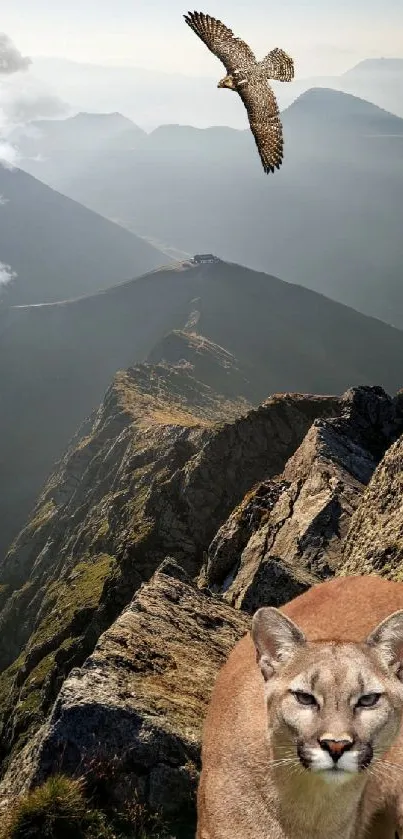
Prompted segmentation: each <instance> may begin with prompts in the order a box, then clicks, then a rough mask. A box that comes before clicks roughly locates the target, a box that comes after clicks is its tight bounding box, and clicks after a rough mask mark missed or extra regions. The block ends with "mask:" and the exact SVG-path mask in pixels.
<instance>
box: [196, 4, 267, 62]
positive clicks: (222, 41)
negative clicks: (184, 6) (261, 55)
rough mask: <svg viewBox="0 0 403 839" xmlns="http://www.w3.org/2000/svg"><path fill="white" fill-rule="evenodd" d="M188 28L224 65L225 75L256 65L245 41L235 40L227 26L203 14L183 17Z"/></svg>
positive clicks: (198, 13)
mask: <svg viewBox="0 0 403 839" xmlns="http://www.w3.org/2000/svg"><path fill="white" fill-rule="evenodd" d="M184 18H185V21H186V23H187V24H188V26H190V27H191V29H193V32H196V35H198V36H199V38H201V40H202V41H204V43H205V44H206V46H207V47H208V48H209V50H211V52H212V53H214V55H216V56H217V58H219V59H220V61H222V63H223V64H224V66H225V68H226V70H227V73H236V72H237V71H240V72H242V71H243V70H246V69H247V68H248V67H250V66H251V65H253V64H255V63H256V58H255V56H254V54H253V52H252V50H251V49H250V47H248V45H247V44H245V41H242V40H241V39H240V38H235V36H234V33H233V32H232V30H231V29H228V26H225V25H224V23H221V21H220V20H216V18H214V17H210V15H204V14H203V12H188V13H187V15H184Z"/></svg>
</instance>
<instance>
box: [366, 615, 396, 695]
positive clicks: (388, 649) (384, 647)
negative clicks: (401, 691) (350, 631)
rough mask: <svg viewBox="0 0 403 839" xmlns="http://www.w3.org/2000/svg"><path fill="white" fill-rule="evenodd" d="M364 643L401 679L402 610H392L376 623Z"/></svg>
mask: <svg viewBox="0 0 403 839" xmlns="http://www.w3.org/2000/svg"><path fill="white" fill-rule="evenodd" d="M365 643H366V644H368V646H369V647H372V649H373V650H375V652H376V653H377V655H378V656H379V657H380V659H381V661H382V663H383V664H384V665H386V666H387V667H389V668H390V669H391V670H392V672H393V673H394V674H395V676H397V678H398V679H400V681H403V610H400V611H399V612H393V614H392V615H389V617H388V618H385V620H384V621H382V622H381V623H380V624H378V626H377V627H376V628H375V629H374V630H373V631H372V632H371V634H370V635H368V638H367V639H366V642H365Z"/></svg>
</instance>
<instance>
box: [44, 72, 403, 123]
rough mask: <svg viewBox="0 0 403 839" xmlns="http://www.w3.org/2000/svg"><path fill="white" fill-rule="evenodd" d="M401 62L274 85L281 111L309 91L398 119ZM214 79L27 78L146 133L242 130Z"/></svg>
mask: <svg viewBox="0 0 403 839" xmlns="http://www.w3.org/2000/svg"><path fill="white" fill-rule="evenodd" d="M402 64H403V59H384V58H378V59H368V60H367V61H363V62H360V63H359V64H358V65H357V66H356V67H353V68H351V69H350V70H348V71H347V72H346V73H342V74H341V75H325V76H314V77H307V78H304V77H302V78H301V77H300V72H299V69H298V66H297V68H296V73H297V77H296V79H295V80H294V81H293V82H291V83H289V84H282V83H281V82H274V89H275V93H276V96H277V97H278V100H279V104H280V108H282V109H283V108H286V107H288V105H290V104H291V102H293V101H294V99H296V98H297V96H299V95H300V94H301V93H303V92H304V91H306V90H308V89H309V88H312V87H328V88H332V89H334V90H342V91H344V92H346V93H351V94H353V95H354V96H360V97H362V98H364V99H368V100H369V101H370V102H373V103H374V104H376V105H379V107H381V108H386V109H388V110H391V111H392V112H393V113H396V114H399V115H400V116H402V117H403V105H402V103H403V98H402V79H403V71H402ZM219 72H220V69H219V66H218V64H217V74H216V75H214V76H211V78H210V77H194V76H186V75H183V74H179V73H164V72H161V71H156V70H145V69H143V68H140V67H113V66H102V65H94V64H86V63H84V62H81V63H79V62H75V61H69V60H67V59H60V58H40V57H36V58H34V61H33V66H32V69H31V74H32V76H33V77H36V78H37V79H38V81H39V82H41V83H42V84H43V83H45V84H46V85H50V86H51V87H54V84H55V79H57V89H58V92H59V95H60V96H61V97H62V98H63V99H64V100H66V101H67V102H70V103H71V104H72V105H73V106H74V108H75V109H76V110H78V111H100V112H105V111H106V112H110V111H116V110H118V111H120V112H121V113H122V114H125V115H126V116H128V117H130V118H131V119H133V120H135V122H138V123H139V124H140V125H141V126H142V127H143V128H146V129H147V130H149V129H150V128H155V127H156V126H157V125H159V124H161V123H166V122H178V123H191V124H192V125H197V126H198V127H200V128H206V127H207V126H209V125H220V124H224V125H230V126H232V127H233V128H243V127H244V126H246V119H245V115H244V113H243V109H242V107H240V105H239V102H238V101H237V99H236V97H233V96H229V95H225V91H224V92H223V91H222V90H217V87H216V85H217V81H218V78H219Z"/></svg>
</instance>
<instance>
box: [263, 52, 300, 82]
mask: <svg viewBox="0 0 403 839" xmlns="http://www.w3.org/2000/svg"><path fill="white" fill-rule="evenodd" d="M260 65H261V66H263V67H264V68H265V70H266V72H267V76H268V78H269V79H276V80H277V81H279V82H290V81H291V80H292V79H293V78H294V62H293V60H292V58H290V56H289V55H287V53H286V52H284V50H280V49H279V48H278V47H276V48H275V49H274V50H272V51H271V52H269V54H268V55H266V58H264V59H263V61H261V62H260Z"/></svg>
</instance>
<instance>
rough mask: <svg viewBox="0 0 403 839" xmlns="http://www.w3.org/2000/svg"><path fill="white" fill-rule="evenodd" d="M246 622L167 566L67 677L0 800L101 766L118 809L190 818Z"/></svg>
mask: <svg viewBox="0 0 403 839" xmlns="http://www.w3.org/2000/svg"><path fill="white" fill-rule="evenodd" d="M249 623H250V620H249V619H248V616H247V615H244V614H243V613H242V612H237V611H236V610H234V609H232V608H231V607H230V606H228V605H227V604H225V603H223V602H222V601H221V599H220V598H217V597H214V596H212V595H209V596H206V594H202V593H201V592H200V591H198V590H197V589H196V588H195V587H194V585H193V584H192V583H191V580H190V579H189V578H188V577H187V575H186V573H185V572H184V571H183V569H182V568H180V567H179V566H178V565H177V564H176V563H175V562H174V561H173V560H171V559H167V560H165V561H164V563H163V564H162V565H161V567H160V568H159V569H158V571H157V572H156V573H155V575H154V576H153V577H152V579H151V581H150V582H149V583H148V584H145V585H143V586H142V587H141V588H140V590H139V591H138V592H137V594H136V596H135V598H134V600H133V602H132V603H131V604H130V606H129V607H128V608H127V609H125V610H124V611H123V613H122V614H121V615H120V616H119V618H118V619H117V621H116V622H115V623H114V624H113V625H112V626H111V627H110V629H108V630H107V631H106V632H105V633H104V634H103V635H102V636H101V637H100V639H99V641H98V643H97V645H96V647H95V650H94V652H93V654H92V655H91V656H90V657H89V658H88V659H87V661H86V662H85V664H84V666H83V667H82V668H81V669H75V670H73V671H72V672H71V673H70V675H69V677H68V678H67V679H66V681H65V683H64V685H63V687H62V689H61V691H60V693H59V696H58V699H57V702H56V703H55V706H54V708H53V711H52V714H51V716H50V719H49V721H48V722H47V723H46V725H44V726H43V727H42V728H41V729H40V730H39V732H38V733H37V735H36V737H35V738H34V740H33V742H30V743H29V744H28V745H27V746H26V747H25V748H24V749H23V751H22V752H21V753H20V754H19V755H18V756H17V757H16V758H15V759H14V760H13V761H12V763H11V765H10V767H9V771H8V772H7V773H6V776H5V778H4V780H3V782H2V784H1V785H0V799H1V800H2V802H3V806H7V802H8V801H9V800H10V798H12V797H14V796H16V795H18V794H20V793H22V792H23V791H27V790H28V789H30V788H31V787H32V786H35V785H37V784H38V783H41V782H42V781H44V780H45V779H46V778H47V777H48V775H49V774H52V773H54V772H57V771H62V772H64V773H67V774H69V775H74V774H77V773H84V774H86V775H87V777H88V776H89V777H90V779H91V781H92V783H95V784H96V783H97V775H99V773H100V769H101V768H102V774H103V777H106V778H108V784H107V787H108V792H107V794H108V797H109V800H110V802H111V803H112V802H113V803H115V804H117V805H119V804H122V803H125V802H127V801H130V800H132V799H133V798H134V796H135V794H138V795H139V796H140V797H141V800H143V801H145V803H146V804H147V805H148V806H149V807H150V809H152V810H155V809H157V810H159V811H161V812H162V814H163V816H164V817H165V818H167V819H175V820H180V821H181V822H183V820H184V819H186V817H188V818H189V819H191V817H192V812H191V810H192V804H193V802H194V795H195V789H196V784H197V778H198V771H199V766H200V740H201V730H202V724H203V718H204V714H205V710H206V707H207V703H208V700H209V696H210V693H211V690H212V687H213V683H214V679H215V677H216V674H217V671H218V668H219V667H220V665H221V664H222V663H223V662H224V660H225V658H226V657H227V656H228V654H229V652H230V650H231V649H232V647H233V646H234V644H235V642H236V641H237V640H238V639H239V638H240V637H241V636H242V635H243V634H244V633H245V632H246V631H247V630H248V629H249Z"/></svg>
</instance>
